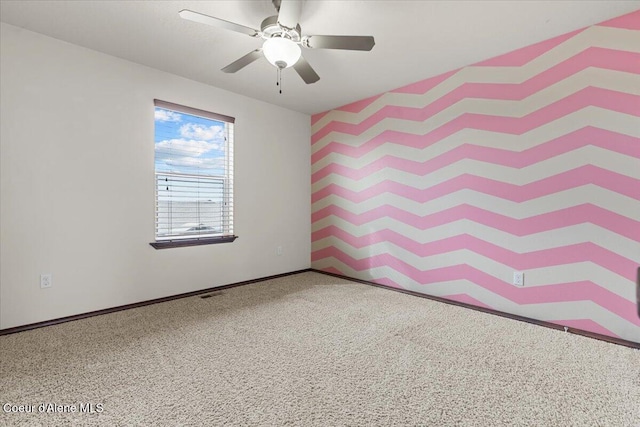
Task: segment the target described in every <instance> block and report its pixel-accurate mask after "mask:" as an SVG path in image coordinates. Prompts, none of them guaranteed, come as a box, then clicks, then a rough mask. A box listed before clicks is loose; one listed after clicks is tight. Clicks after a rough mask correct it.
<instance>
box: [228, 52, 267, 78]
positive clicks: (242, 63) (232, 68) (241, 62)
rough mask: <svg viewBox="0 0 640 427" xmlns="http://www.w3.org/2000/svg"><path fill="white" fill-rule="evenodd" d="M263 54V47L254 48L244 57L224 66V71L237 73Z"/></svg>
mask: <svg viewBox="0 0 640 427" xmlns="http://www.w3.org/2000/svg"><path fill="white" fill-rule="evenodd" d="M261 56H262V49H256V50H253V51H251V52H249V53H247V54H246V55H245V56H243V57H242V58H240V59H238V60H237V61H233V62H232V63H231V64H229V65H227V66H226V67H224V68H223V69H222V71H223V72H225V73H235V72H236V71H238V70H241V69H243V68H244V67H246V66H247V65H249V64H251V63H252V62H253V61H255V60H256V59H258V58H260V57H261Z"/></svg>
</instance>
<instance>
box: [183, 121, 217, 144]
mask: <svg viewBox="0 0 640 427" xmlns="http://www.w3.org/2000/svg"><path fill="white" fill-rule="evenodd" d="M180 135H181V136H182V137H183V138H192V139H198V140H202V141H211V140H214V139H216V140H218V141H223V140H224V128H223V127H221V126H215V125H214V126H203V125H199V124H195V123H187V124H185V125H182V126H181V127H180Z"/></svg>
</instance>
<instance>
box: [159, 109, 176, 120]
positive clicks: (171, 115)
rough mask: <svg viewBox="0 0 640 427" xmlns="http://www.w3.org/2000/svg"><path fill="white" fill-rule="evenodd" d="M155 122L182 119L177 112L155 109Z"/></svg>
mask: <svg viewBox="0 0 640 427" xmlns="http://www.w3.org/2000/svg"><path fill="white" fill-rule="evenodd" d="M155 119H156V122H179V121H182V116H181V115H180V114H178V113H175V112H173V111H168V110H159V109H158V110H156V112H155Z"/></svg>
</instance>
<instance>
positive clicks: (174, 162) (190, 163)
mask: <svg viewBox="0 0 640 427" xmlns="http://www.w3.org/2000/svg"><path fill="white" fill-rule="evenodd" d="M164 163H165V164H166V165H168V166H174V167H176V166H179V167H190V168H203V169H223V168H224V159H221V158H217V159H211V158H206V159H201V158H197V157H177V158H172V159H167V160H165V162H164Z"/></svg>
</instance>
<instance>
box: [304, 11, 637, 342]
mask: <svg viewBox="0 0 640 427" xmlns="http://www.w3.org/2000/svg"><path fill="white" fill-rule="evenodd" d="M312 165H313V166H312V223H313V228H312V232H313V235H312V245H313V246H312V255H311V259H312V266H313V267H314V268H317V269H319V270H323V271H328V272H334V273H340V274H344V275H347V276H350V277H356V278H360V279H366V280H371V281H374V282H377V283H381V284H385V285H388V286H393V287H400V288H405V289H410V290H412V291H417V292H422V293H425V294H430V295H437V296H440V297H444V298H447V299H451V300H456V301H462V302H466V303H470V304H474V305H477V306H482V307H490V308H492V309H496V310H500V311H504V312H508V313H513V314H518V315H522V316H526V317H530V318H535V319H540V320H545V321H550V322H554V323H558V324H561V325H565V326H570V327H575V328H579V329H583V330H588V331H593V332H598V333H601V334H606V335H609V336H613V337H620V338H624V339H627V340H631V341H636V342H640V319H638V317H637V313H636V309H635V272H636V268H637V266H638V265H640V11H637V12H634V13H631V14H628V15H625V16H622V17H620V18H617V19H613V20H611V21H607V22H604V23H602V24H599V25H594V26H591V27H588V28H586V29H583V30H579V31H575V32H573V33H570V34H566V35H563V36H560V37H556V38H554V39H551V40H548V41H545V42H542V43H538V44H536V45H533V46H529V47H527V48H524V49H520V50H517V51H515V52H512V53H509V54H506V55H503V56H500V57H497V58H493V59H491V60H488V61H485V62H482V63H480V64H476V65H473V66H469V67H465V68H462V69H460V70H456V71H453V72H449V73H446V74H443V75H440V76H437V77H434V78H430V79H427V80H424V81H420V82H418V83H415V84H411V85H409V86H406V87H403V88H400V89H397V90H394V91H391V92H387V93H384V94H381V95H379V96H375V97H373V98H370V99H366V100H363V101H359V102H356V103H354V104H351V105H347V106H345V107H342V108H339V109H336V110H332V111H329V112H325V113H322V114H317V115H315V116H313V117H312ZM514 271H524V272H525V286H524V287H522V288H519V287H515V286H514V285H512V279H513V272H514Z"/></svg>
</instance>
